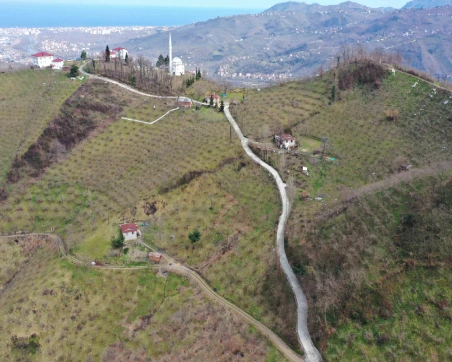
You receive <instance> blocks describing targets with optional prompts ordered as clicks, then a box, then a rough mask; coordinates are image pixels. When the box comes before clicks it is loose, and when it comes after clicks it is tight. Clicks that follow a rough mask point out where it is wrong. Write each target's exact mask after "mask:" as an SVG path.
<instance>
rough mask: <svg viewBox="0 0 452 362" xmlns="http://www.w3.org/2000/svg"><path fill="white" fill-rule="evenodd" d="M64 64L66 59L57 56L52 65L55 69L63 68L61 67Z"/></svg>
mask: <svg viewBox="0 0 452 362" xmlns="http://www.w3.org/2000/svg"><path fill="white" fill-rule="evenodd" d="M63 65H64V60H63V59H60V58H56V59H54V60H53V61H52V65H51V67H52V69H55V70H61V69H63Z"/></svg>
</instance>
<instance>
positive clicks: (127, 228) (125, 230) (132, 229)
mask: <svg viewBox="0 0 452 362" xmlns="http://www.w3.org/2000/svg"><path fill="white" fill-rule="evenodd" d="M121 232H122V235H123V236H124V240H125V241H128V240H137V238H138V237H139V236H141V233H140V230H138V226H137V224H135V223H130V224H122V225H121Z"/></svg>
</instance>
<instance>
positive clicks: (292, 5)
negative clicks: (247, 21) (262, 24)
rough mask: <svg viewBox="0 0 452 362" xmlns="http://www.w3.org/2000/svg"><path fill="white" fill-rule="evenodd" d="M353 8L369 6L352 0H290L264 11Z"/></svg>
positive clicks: (305, 11) (302, 11) (316, 10)
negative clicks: (328, 1)
mask: <svg viewBox="0 0 452 362" xmlns="http://www.w3.org/2000/svg"><path fill="white" fill-rule="evenodd" d="M352 9H359V10H366V9H368V7H367V6H364V5H361V4H358V3H355V2H352V1H346V2H343V3H340V4H338V5H327V6H324V5H320V4H317V3H313V4H307V3H305V2H301V3H300V2H296V1H288V2H285V3H280V4H276V5H274V6H272V7H271V8H270V9H267V10H265V11H264V13H272V12H290V11H294V12H298V13H305V14H308V13H315V12H319V11H323V12H324V11H334V10H352Z"/></svg>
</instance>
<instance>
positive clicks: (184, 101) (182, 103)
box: [177, 97, 193, 108]
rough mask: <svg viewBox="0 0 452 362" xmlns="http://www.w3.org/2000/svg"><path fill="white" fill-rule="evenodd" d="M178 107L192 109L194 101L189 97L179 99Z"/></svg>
mask: <svg viewBox="0 0 452 362" xmlns="http://www.w3.org/2000/svg"><path fill="white" fill-rule="evenodd" d="M177 105H178V106H179V107H184V108H191V106H192V105H193V101H192V100H191V99H190V98H187V97H179V98H177Z"/></svg>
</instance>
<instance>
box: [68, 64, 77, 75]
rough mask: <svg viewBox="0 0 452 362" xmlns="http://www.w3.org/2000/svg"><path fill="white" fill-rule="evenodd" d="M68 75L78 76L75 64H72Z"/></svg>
mask: <svg viewBox="0 0 452 362" xmlns="http://www.w3.org/2000/svg"><path fill="white" fill-rule="evenodd" d="M69 75H70V76H71V77H72V78H75V77H76V76H78V67H77V66H76V65H75V64H73V65H72V67H71V70H70V72H69Z"/></svg>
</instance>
